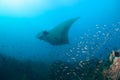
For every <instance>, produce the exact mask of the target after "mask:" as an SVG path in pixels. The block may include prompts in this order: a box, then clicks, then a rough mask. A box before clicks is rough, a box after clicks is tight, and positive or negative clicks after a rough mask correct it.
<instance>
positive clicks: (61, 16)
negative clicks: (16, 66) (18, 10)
mask: <svg viewBox="0 0 120 80" xmlns="http://www.w3.org/2000/svg"><path fill="white" fill-rule="evenodd" d="M51 1H52V0H51ZM52 2H53V4H54V1H52ZM68 3H69V2H68ZM119 5H120V1H119V0H82V1H78V3H76V4H74V5H70V6H62V5H61V6H57V7H56V8H53V9H50V10H47V11H45V12H44V14H36V15H35V16H34V17H25V16H21V17H17V16H10V15H9V16H8V15H0V51H1V53H2V54H5V55H8V56H14V57H16V58H18V59H33V60H45V61H48V60H49V61H50V60H54V59H63V58H64V59H65V60H66V59H67V60H69V59H72V60H74V58H76V59H77V58H79V59H80V57H77V56H80V55H82V57H84V56H86V54H84V52H83V53H82V48H84V47H85V45H87V46H88V47H89V48H90V49H89V48H88V51H89V53H90V54H89V55H92V54H95V53H96V54H98V55H99V54H101V53H106V54H105V55H107V53H109V52H110V51H112V49H119V48H120V46H119V43H120V41H119V39H120V37H118V36H119V33H118V32H119V31H118V32H117V33H116V32H114V30H113V26H114V25H113V24H118V22H120V6H119ZM78 16H79V17H80V19H79V20H78V21H77V22H76V23H75V24H73V26H72V28H71V29H70V32H69V39H70V44H68V45H64V46H51V45H50V44H48V43H46V42H44V41H39V40H38V39H37V38H36V34H37V33H38V32H40V31H42V30H49V29H52V28H53V27H54V26H55V25H57V24H59V23H60V22H62V21H65V20H67V19H70V18H74V17H78ZM97 25H98V26H99V27H100V30H102V33H105V34H107V33H110V34H112V33H114V34H113V37H109V38H107V39H106V38H105V37H106V35H102V36H100V35H101V34H102V33H100V34H99V35H98V36H97V38H100V40H97V39H96V37H95V38H94V39H93V35H94V34H96V32H98V31H99V30H98V29H96V26H97ZM106 25H107V26H106ZM104 26H106V27H107V28H105V30H104V29H103V27H104ZM119 27H120V26H119V25H117V28H119ZM89 30H90V31H89ZM85 33H87V34H88V36H85ZM56 34H57V33H56ZM81 36H82V37H83V39H81ZM92 39H93V40H92ZM101 39H103V40H101ZM107 40H108V41H107ZM81 41H82V43H83V44H81V45H82V46H80V49H79V48H78V43H80V42H81ZM86 42H88V43H86ZM91 42H93V43H91ZM104 42H105V43H104ZM95 43H98V44H99V48H98V47H96V46H95ZM103 43H104V44H103ZM104 45H105V46H104ZM91 46H92V47H96V49H94V50H91ZM106 47H107V48H108V47H109V50H108V49H107V50H106ZM77 48H78V49H77ZM77 51H78V52H77ZM70 53H72V55H71V54H70ZM87 55H88V53H87ZM101 55H102V56H103V54H101ZM105 55H104V56H105ZM99 56H100V55H99Z"/></svg>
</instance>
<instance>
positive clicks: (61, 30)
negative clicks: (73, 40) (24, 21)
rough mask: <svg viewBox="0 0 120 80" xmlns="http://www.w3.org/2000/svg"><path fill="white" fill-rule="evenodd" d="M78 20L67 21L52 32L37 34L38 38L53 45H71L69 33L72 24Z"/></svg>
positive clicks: (45, 31)
mask: <svg viewBox="0 0 120 80" xmlns="http://www.w3.org/2000/svg"><path fill="white" fill-rule="evenodd" d="M78 19H79V17H77V18H72V19H69V20H66V21H64V22H62V23H60V24H58V25H57V26H55V27H54V28H53V29H51V30H48V31H47V30H44V31H41V32H40V33H38V34H37V38H38V39H40V40H44V41H46V42H48V43H50V44H51V45H64V44H68V43H69V38H68V32H69V30H70V27H71V26H72V24H73V23H74V22H75V21H76V20H78Z"/></svg>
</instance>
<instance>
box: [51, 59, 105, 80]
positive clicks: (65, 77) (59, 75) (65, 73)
mask: <svg viewBox="0 0 120 80" xmlns="http://www.w3.org/2000/svg"><path fill="white" fill-rule="evenodd" d="M102 71H103V62H102V60H99V59H96V58H95V59H91V60H89V61H80V62H76V63H72V64H71V63H67V62H63V61H56V62H54V63H53V64H52V65H51V73H50V80H103V75H102Z"/></svg>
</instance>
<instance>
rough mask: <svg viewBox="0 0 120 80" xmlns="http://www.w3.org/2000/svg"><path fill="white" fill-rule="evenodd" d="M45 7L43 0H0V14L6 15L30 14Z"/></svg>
mask: <svg viewBox="0 0 120 80" xmlns="http://www.w3.org/2000/svg"><path fill="white" fill-rule="evenodd" d="M46 7H47V4H46V1H44V0H0V14H2V15H8V16H9V15H10V16H21V15H22V16H26V15H27V16H29V15H30V16H31V14H32V15H33V14H36V13H38V11H41V12H42V11H43V10H44V9H45V8H46Z"/></svg>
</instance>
